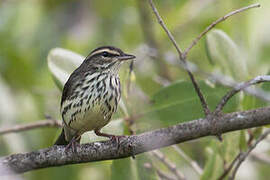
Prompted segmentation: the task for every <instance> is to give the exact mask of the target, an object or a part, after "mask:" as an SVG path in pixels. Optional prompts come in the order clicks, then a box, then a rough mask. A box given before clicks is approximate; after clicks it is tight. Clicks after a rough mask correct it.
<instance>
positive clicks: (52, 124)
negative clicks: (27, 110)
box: [0, 119, 62, 135]
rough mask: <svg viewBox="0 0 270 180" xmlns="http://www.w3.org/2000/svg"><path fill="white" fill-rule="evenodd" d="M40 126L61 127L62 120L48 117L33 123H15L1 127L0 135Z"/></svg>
mask: <svg viewBox="0 0 270 180" xmlns="http://www.w3.org/2000/svg"><path fill="white" fill-rule="evenodd" d="M41 127H62V122H61V121H58V120H52V119H48V120H42V121H37V122H34V123H29V124H23V125H15V126H13V127H10V128H1V129H0V135H3V134H7V133H16V132H20V131H27V130H31V129H35V128H41Z"/></svg>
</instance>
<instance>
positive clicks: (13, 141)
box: [0, 0, 270, 180]
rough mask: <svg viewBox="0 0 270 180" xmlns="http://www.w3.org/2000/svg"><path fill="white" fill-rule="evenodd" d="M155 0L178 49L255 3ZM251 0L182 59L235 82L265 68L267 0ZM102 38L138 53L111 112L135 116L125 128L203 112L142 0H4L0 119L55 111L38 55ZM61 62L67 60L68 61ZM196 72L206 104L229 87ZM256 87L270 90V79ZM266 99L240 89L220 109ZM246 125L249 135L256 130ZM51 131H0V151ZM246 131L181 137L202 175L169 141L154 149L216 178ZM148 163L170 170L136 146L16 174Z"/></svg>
mask: <svg viewBox="0 0 270 180" xmlns="http://www.w3.org/2000/svg"><path fill="white" fill-rule="evenodd" d="M154 2H155V3H156V5H157V8H158V10H159V11H160V14H161V15H162V17H163V19H164V20H165V22H166V25H167V26H168V28H169V29H170V30H171V31H172V33H173V35H174V36H175V38H176V40H177V42H178V43H179V44H180V47H181V48H184V47H187V46H188V45H189V44H190V42H191V41H192V40H193V38H195V37H196V36H197V35H198V34H199V33H200V32H201V31H202V30H204V28H205V27H207V26H208V25H209V24H210V23H211V22H213V21H214V20H216V19H217V18H219V17H221V16H223V15H225V14H226V13H228V12H229V11H231V10H234V9H237V8H240V7H242V6H246V5H249V4H251V3H255V2H257V1H255V0H250V1H242V0H235V1H232V0H227V1H222V0H207V1H198V0H190V1H187V0H184V1H180V0H167V1H161V0H156V1H154ZM259 2H260V3H261V5H262V8H259V9H253V10H249V11H247V12H244V13H241V14H238V15H236V16H234V17H231V18H230V19H228V20H226V21H225V22H223V23H221V24H219V25H218V26H217V28H218V30H213V31H211V32H209V34H208V35H207V37H206V38H203V39H202V40H201V41H200V42H199V43H198V44H197V45H196V46H195V47H194V48H193V49H192V50H191V52H190V54H189V55H188V59H189V60H190V61H191V62H193V63H195V64H196V65H197V66H198V67H199V68H200V69H202V70H203V71H206V72H216V71H218V72H220V73H223V74H225V75H226V76H230V77H232V78H233V79H235V80H237V81H240V80H241V81H243V80H247V79H249V78H252V77H255V76H257V75H262V74H267V73H269V70H270V69H269V67H270V66H269V55H270V54H269V52H270V45H269V44H270V43H269V42H270V39H269V37H270V34H269V33H270V25H269V23H267V20H266V19H265V17H269V16H270V11H269V9H270V2H269V1H267V0H260V1H259ZM142 7H145V8H142ZM147 32H150V33H147ZM203 41H204V42H203ZM100 45H114V46H117V47H119V48H121V49H123V50H124V51H126V52H130V53H133V54H135V55H136V56H137V59H136V61H135V64H134V72H135V76H134V77H133V78H132V80H131V86H130V89H128V87H127V86H128V83H127V81H128V78H129V77H128V65H125V66H124V67H123V68H122V71H121V73H120V74H121V81H122V84H123V92H124V93H123V101H124V104H125V106H126V107H125V108H126V109H127V112H125V110H123V107H121V108H120V109H121V110H120V111H119V112H118V113H117V115H116V116H115V117H117V118H120V120H121V121H122V120H123V118H124V117H125V116H126V113H127V114H129V115H138V114H143V116H142V117H141V118H138V119H135V124H134V125H133V126H132V128H133V129H134V130H135V132H136V133H139V132H144V131H147V130H150V129H154V128H160V127H166V126H169V125H173V124H177V123H180V122H184V121H190V120H192V119H195V118H200V117H203V113H202V109H201V106H200V102H199V99H198V98H197V96H196V94H195V92H194V89H193V88H192V86H191V83H190V81H189V79H188V77H187V75H186V73H185V71H184V70H183V69H182V68H181V67H180V66H179V65H178V60H177V58H176V57H177V56H176V54H175V50H174V48H173V46H172V44H171V42H170V41H169V40H168V38H167V36H166V34H165V33H164V31H163V30H162V29H161V28H160V26H159V24H158V23H157V21H156V19H155V17H154V16H153V13H152V11H151V9H150V7H149V5H148V3H147V1H144V0H129V1H124V0H121V1H120V0H119V1H112V0H108V1H98V0H91V1H88V0H81V1H75V0H61V1H59V0H58V1H53V0H40V1H36V0H24V1H20V0H12V1H9V0H2V1H0V127H9V126H12V125H14V124H24V123H28V122H35V121H38V120H42V119H44V118H45V115H49V116H51V117H53V118H55V119H60V113H59V109H60V107H59V106H60V105H59V104H60V97H61V91H60V90H59V89H58V87H57V86H56V84H55V83H54V80H56V81H57V78H56V77H55V76H54V77H53V76H52V74H53V73H54V72H52V71H51V72H50V71H49V68H48V66H47V61H46V59H47V56H48V54H49V52H50V50H51V49H53V48H56V47H61V48H64V49H69V50H71V51H73V52H76V53H78V54H80V55H82V56H87V55H88V53H89V52H90V51H91V50H92V49H94V48H96V47H97V46H100ZM156 56H160V57H156ZM64 61H65V59H64ZM66 61H67V62H66V63H67V64H68V63H69V60H66ZM58 65H59V64H58ZM60 67H61V65H60ZM62 68H63V69H65V67H62ZM73 68H74V67H73ZM68 73H70V72H68ZM196 78H197V79H198V80H199V82H200V86H201V87H202V91H203V93H204V94H205V96H206V99H207V101H208V102H209V103H210V107H211V109H213V108H214V107H215V105H216V104H217V103H218V100H219V99H220V98H221V97H222V96H223V95H224V94H225V93H226V92H227V91H228V90H229V88H226V87H223V86H221V85H213V84H210V83H209V82H208V81H206V80H205V78H204V77H200V76H199V75H196ZM58 85H60V86H61V83H60V84H58ZM262 88H263V89H264V90H266V91H269V85H263V86H262ZM266 105H267V103H265V102H263V101H262V100H259V99H257V98H255V97H251V96H249V95H244V94H240V95H238V96H236V97H234V98H233V99H232V100H231V101H230V103H229V104H228V105H227V106H226V112H233V111H237V110H246V109H252V108H256V107H262V106H266ZM119 126H121V131H122V130H123V129H125V128H126V127H124V126H126V124H125V123H120V124H119V123H118V124H117V125H115V126H112V127H113V128H119ZM109 130H110V129H109ZM112 132H117V131H115V130H112ZM118 132H119V131H118ZM252 132H253V133H254V137H255V138H257V137H258V136H259V135H260V134H261V132H262V128H257V129H254V130H253V131H252ZM56 134H57V129H49V128H45V129H36V130H32V131H26V132H22V133H19V134H8V135H4V136H1V137H0V147H1V148H0V155H1V156H4V155H7V154H11V153H18V152H24V151H32V150H37V149H40V148H45V147H49V146H51V145H52V144H53V140H54V138H55V136H56ZM246 137H248V135H247V133H246V131H241V132H240V131H239V132H233V133H229V134H226V135H224V141H223V143H220V142H218V141H217V140H216V139H214V138H203V139H200V140H196V141H192V142H188V143H183V144H181V145H179V147H181V148H182V149H183V150H184V152H185V153H186V154H187V155H188V156H190V157H191V158H192V159H194V160H195V161H196V162H197V163H198V164H199V165H200V166H201V167H202V169H204V172H203V174H202V176H201V177H200V176H199V175H197V174H196V173H195V172H194V171H193V170H192V168H191V167H190V166H189V164H188V163H187V162H186V161H184V160H183V158H182V157H181V156H179V155H178V154H177V153H176V152H175V151H173V150H172V149H171V148H165V149H163V150H162V151H163V152H164V154H166V156H167V157H168V158H169V159H171V160H172V161H173V162H174V163H175V164H176V166H177V168H179V169H180V171H181V172H183V173H184V174H185V176H186V177H187V179H199V178H201V179H216V178H217V177H219V176H220V174H221V173H222V171H223V168H224V167H225V166H227V165H228V163H230V162H231V161H232V159H233V158H234V157H235V155H236V154H237V153H238V152H239V151H240V150H245V149H246V148H247V138H246ZM84 139H87V137H85V138H84ZM266 153H269V150H268V151H266ZM147 163H150V164H151V163H153V164H154V167H155V168H158V169H160V170H162V171H164V172H166V173H169V172H170V171H169V170H168V169H167V168H166V167H164V165H163V164H162V163H161V162H159V161H157V160H156V159H154V158H149V156H148V154H143V155H139V156H138V158H136V159H129V158H128V159H123V160H112V161H104V162H96V163H87V164H80V165H70V166H64V167H57V168H49V169H42V170H38V171H32V172H29V173H26V174H24V175H22V176H23V178H24V179H29V180H32V179H33V180H34V179H39V180H43V179H44V180H45V179H46V180H47V179H52V180H54V179H62V178H63V179H66V180H69V179H80V180H84V179H95V180H103V179H112V180H114V179H128V178H129V179H156V178H157V174H156V171H155V169H147V168H145V165H146V164H147ZM267 167H268V166H267V165H263V164H260V165H259V166H254V165H251V168H252V170H250V169H244V167H243V169H244V170H246V172H247V173H246V174H245V175H243V173H239V174H241V176H239V179H247V178H249V179H267V177H268V175H269V171H267V170H266V169H267ZM247 168H250V167H247ZM268 168H269V167H268ZM240 169H241V168H240ZM184 170H185V171H184Z"/></svg>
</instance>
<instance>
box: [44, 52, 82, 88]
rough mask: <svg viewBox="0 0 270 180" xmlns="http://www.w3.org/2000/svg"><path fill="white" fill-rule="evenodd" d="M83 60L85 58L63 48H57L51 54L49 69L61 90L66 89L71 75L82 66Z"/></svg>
mask: <svg viewBox="0 0 270 180" xmlns="http://www.w3.org/2000/svg"><path fill="white" fill-rule="evenodd" d="M83 60H84V57H83V56H81V55H79V54H77V53H74V52H72V51H69V50H66V49H62V48H55V49H52V50H51V51H50V52H49V55H48V58H47V61H48V67H49V70H50V71H51V73H52V75H53V79H54V80H55V83H56V85H57V86H58V87H59V89H62V88H63V87H64V84H65V82H66V81H67V80H68V77H69V76H70V74H71V73H72V72H73V71H74V70H75V69H76V68H77V67H79V66H80V64H81V63H82V62H83Z"/></svg>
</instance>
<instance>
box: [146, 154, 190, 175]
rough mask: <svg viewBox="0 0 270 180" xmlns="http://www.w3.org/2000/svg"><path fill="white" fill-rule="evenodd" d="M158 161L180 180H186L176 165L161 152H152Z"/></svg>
mask: <svg viewBox="0 0 270 180" xmlns="http://www.w3.org/2000/svg"><path fill="white" fill-rule="evenodd" d="M150 154H152V155H153V156H155V157H156V158H157V159H158V160H160V161H161V162H162V163H163V164H164V165H165V166H166V167H167V168H168V169H169V170H170V171H171V172H172V173H173V174H174V175H175V177H176V178H177V179H178V180H182V179H186V178H185V176H184V175H183V174H182V173H181V172H180V171H179V170H178V169H177V168H176V165H175V164H174V163H173V162H171V161H170V160H169V159H168V158H166V157H165V155H164V154H163V153H162V152H161V151H160V150H155V151H152V152H150Z"/></svg>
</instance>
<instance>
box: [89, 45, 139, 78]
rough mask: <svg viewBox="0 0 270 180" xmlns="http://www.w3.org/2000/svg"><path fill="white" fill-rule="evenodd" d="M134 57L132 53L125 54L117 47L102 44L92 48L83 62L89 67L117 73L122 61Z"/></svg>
mask: <svg viewBox="0 0 270 180" xmlns="http://www.w3.org/2000/svg"><path fill="white" fill-rule="evenodd" d="M134 58H135V56H134V55H130V54H126V53H124V52H123V51H122V50H121V49H119V48H116V47H112V46H102V47H99V48H96V49H95V50H93V51H92V52H91V53H90V54H89V55H88V56H87V57H86V59H85V63H86V64H87V66H88V67H90V68H96V69H97V70H100V71H111V72H113V73H117V72H118V70H119V68H120V65H121V64H122V62H124V61H126V60H130V59H134Z"/></svg>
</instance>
